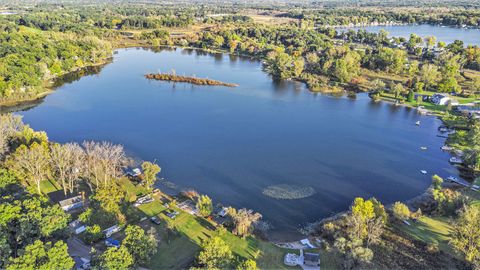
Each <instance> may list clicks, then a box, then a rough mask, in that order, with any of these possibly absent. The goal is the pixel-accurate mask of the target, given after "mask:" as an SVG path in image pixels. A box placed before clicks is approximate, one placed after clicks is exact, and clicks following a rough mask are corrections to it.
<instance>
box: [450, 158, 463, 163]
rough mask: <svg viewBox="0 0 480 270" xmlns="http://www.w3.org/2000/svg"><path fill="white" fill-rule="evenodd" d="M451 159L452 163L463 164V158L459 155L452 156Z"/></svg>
mask: <svg viewBox="0 0 480 270" xmlns="http://www.w3.org/2000/svg"><path fill="white" fill-rule="evenodd" d="M449 161H450V163H453V164H462V163H463V160H462V159H461V158H459V157H451V158H450V160H449Z"/></svg>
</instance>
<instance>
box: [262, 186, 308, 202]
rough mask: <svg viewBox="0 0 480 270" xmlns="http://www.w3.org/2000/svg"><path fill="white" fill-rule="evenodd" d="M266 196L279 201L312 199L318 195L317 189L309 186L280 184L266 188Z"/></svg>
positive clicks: (264, 192) (264, 191)
mask: <svg viewBox="0 0 480 270" xmlns="http://www.w3.org/2000/svg"><path fill="white" fill-rule="evenodd" d="M262 193H263V194H264V195H266V196H268V197H271V198H275V199H279V200H298V199H303V198H307V197H310V196H312V195H314V194H315V193H316V191H315V189H314V188H312V187H309V186H301V185H289V184H280V185H272V186H268V187H266V188H265V189H264V190H263V192H262Z"/></svg>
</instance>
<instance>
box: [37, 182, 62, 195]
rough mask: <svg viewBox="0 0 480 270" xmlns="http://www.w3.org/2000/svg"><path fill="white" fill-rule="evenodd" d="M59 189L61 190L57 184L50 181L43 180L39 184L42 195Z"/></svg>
mask: <svg viewBox="0 0 480 270" xmlns="http://www.w3.org/2000/svg"><path fill="white" fill-rule="evenodd" d="M61 189H62V188H61V187H60V186H59V185H58V184H57V183H55V182H54V181H51V180H43V181H42V182H41V183H40V190H41V191H42V193H43V194H48V193H51V192H55V191H58V190H61Z"/></svg>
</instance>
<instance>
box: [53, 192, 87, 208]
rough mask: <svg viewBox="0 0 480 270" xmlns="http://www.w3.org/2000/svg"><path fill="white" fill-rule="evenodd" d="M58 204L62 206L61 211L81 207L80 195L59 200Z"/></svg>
mask: <svg viewBox="0 0 480 270" xmlns="http://www.w3.org/2000/svg"><path fill="white" fill-rule="evenodd" d="M58 204H60V207H62V209H63V211H70V210H74V209H78V208H81V207H83V200H82V196H80V195H78V196H75V197H72V198H68V199H65V200H63V201H59V202H58Z"/></svg>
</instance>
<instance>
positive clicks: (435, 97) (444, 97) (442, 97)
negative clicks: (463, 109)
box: [430, 93, 452, 105]
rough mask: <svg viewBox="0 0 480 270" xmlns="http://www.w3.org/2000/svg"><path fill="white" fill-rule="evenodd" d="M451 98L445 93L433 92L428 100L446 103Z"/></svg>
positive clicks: (441, 103) (438, 103)
mask: <svg viewBox="0 0 480 270" xmlns="http://www.w3.org/2000/svg"><path fill="white" fill-rule="evenodd" d="M451 100H452V99H451V98H450V97H449V96H448V95H446V94H438V93H437V94H433V95H432V96H431V97H430V101H431V102H432V103H433V104H435V105H447V104H448V103H449V102H451Z"/></svg>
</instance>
